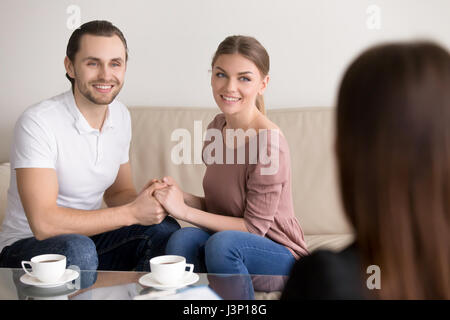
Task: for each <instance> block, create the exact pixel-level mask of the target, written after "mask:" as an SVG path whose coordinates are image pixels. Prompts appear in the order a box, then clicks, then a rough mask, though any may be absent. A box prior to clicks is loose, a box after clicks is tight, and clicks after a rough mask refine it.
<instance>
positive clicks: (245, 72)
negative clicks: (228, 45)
mask: <svg viewBox="0 0 450 320" xmlns="http://www.w3.org/2000/svg"><path fill="white" fill-rule="evenodd" d="M216 68H217V69H219V70H221V71H222V72H224V73H227V72H226V71H225V70H224V69H222V68H221V67H219V66H216ZM248 73H251V74H253V72H251V71H242V72H239V73H238V74H239V75H243V74H248Z"/></svg>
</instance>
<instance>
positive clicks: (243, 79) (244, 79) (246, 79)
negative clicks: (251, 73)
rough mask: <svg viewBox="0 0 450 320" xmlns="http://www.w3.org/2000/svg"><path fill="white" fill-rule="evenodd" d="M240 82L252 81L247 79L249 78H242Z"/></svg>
mask: <svg viewBox="0 0 450 320" xmlns="http://www.w3.org/2000/svg"><path fill="white" fill-rule="evenodd" d="M239 80H241V81H245V82H247V81H251V80H250V79H249V78H247V77H240V78H239Z"/></svg>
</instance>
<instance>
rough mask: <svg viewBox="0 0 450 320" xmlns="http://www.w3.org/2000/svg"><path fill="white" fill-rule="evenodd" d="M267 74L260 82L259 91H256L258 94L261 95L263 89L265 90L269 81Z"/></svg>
mask: <svg viewBox="0 0 450 320" xmlns="http://www.w3.org/2000/svg"><path fill="white" fill-rule="evenodd" d="M269 79H270V78H269V75H266V76H265V77H264V78H263V80H262V82H261V88H260V89H259V91H258V94H259V95H261V96H262V95H263V94H264V91H266V88H267V85H268V83H269Z"/></svg>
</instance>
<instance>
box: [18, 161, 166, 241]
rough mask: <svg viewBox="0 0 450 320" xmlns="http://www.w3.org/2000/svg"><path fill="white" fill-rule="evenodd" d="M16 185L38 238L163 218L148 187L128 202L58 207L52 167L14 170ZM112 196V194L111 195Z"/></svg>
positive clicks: (84, 233) (109, 228) (113, 227)
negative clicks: (91, 207) (98, 206)
mask: <svg viewBox="0 0 450 320" xmlns="http://www.w3.org/2000/svg"><path fill="white" fill-rule="evenodd" d="M16 176H17V188H18V191H19V195H20V199H21V201H22V205H23V208H24V210H25V213H26V216H27V219H28V222H29V224H30V228H31V230H32V231H33V234H34V236H35V237H36V239H38V240H43V239H47V238H49V237H53V236H57V235H61V234H71V233H76V234H83V235H86V236H92V235H95V234H99V233H103V232H107V231H111V230H115V229H117V228H120V227H124V226H129V225H133V224H142V225H152V224H157V223H160V222H161V221H162V220H164V218H165V217H166V215H167V214H166V213H165V211H164V209H163V208H162V207H161V205H160V204H159V203H158V202H157V201H156V199H155V198H154V197H153V196H152V193H153V191H154V189H155V188H156V187H158V184H155V185H154V186H151V187H149V188H148V189H146V190H145V191H144V192H142V193H141V194H140V195H139V196H138V197H137V198H136V199H135V200H134V201H132V202H131V203H128V204H125V205H120V206H118V207H114V208H107V209H100V210H78V209H71V208H64V207H59V206H57V204H56V200H57V197H58V179H57V176H56V172H55V170H54V169H46V168H21V169H16ZM113 198H114V197H113Z"/></svg>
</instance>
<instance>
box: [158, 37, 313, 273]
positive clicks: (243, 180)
mask: <svg viewBox="0 0 450 320" xmlns="http://www.w3.org/2000/svg"><path fill="white" fill-rule="evenodd" d="M268 72H269V56H268V54H267V52H266V50H265V49H264V47H263V46H262V45H261V44H260V43H259V42H258V41H257V40H256V39H254V38H251V37H244V36H231V37H228V38H226V39H225V40H224V41H223V42H222V43H221V44H220V45H219V47H218V49H217V52H216V53H215V55H214V58H213V60H212V75H211V86H212V91H213V95H214V99H215V101H216V103H217V105H218V106H219V108H220V110H221V111H222V113H221V114H219V115H217V116H216V117H215V118H214V120H213V121H212V122H211V123H210V124H209V126H208V131H207V132H208V134H209V133H212V136H214V137H215V139H214V140H213V139H212V136H210V137H209V139H210V140H211V141H208V139H207V141H206V142H205V144H204V147H203V160H204V162H205V164H206V165H207V168H206V173H205V176H204V179H203V189H204V193H205V197H204V198H200V197H196V196H193V195H191V194H188V193H184V192H182V191H181V190H180V188H179V187H178V185H177V184H176V183H175V182H174V181H173V179H172V178H170V177H165V178H164V179H163V182H164V183H166V184H167V187H166V188H163V189H159V190H157V191H155V192H154V196H155V198H156V199H157V200H158V201H159V202H160V203H161V205H162V206H163V207H164V208H165V209H166V211H167V212H169V213H170V214H171V215H172V216H173V217H175V218H177V219H181V220H184V221H186V222H189V223H191V224H193V225H196V226H198V227H199V228H191V227H189V228H183V229H182V230H180V232H176V233H175V234H173V236H172V237H171V238H170V239H169V242H168V244H167V247H166V253H167V254H176V255H182V256H185V257H186V258H187V261H188V262H189V263H193V264H194V265H195V270H197V271H198V272H209V273H228V274H235V273H239V274H248V273H250V274H279V275H287V274H289V271H290V269H291V267H292V265H293V264H294V262H295V261H296V259H298V258H299V257H301V256H303V255H306V254H307V250H306V245H305V241H304V239H303V232H302V230H301V228H300V225H299V223H298V221H297V220H296V218H295V215H294V210H293V202H292V194H291V180H290V179H291V174H290V156H289V148H288V144H287V142H286V139H285V138H284V136H283V135H282V134H278V132H279V128H278V127H277V126H276V125H275V124H274V123H272V122H271V121H270V120H269V119H268V118H267V117H266V116H265V114H264V103H263V93H264V90H265V89H266V87H267V84H268V82H269V76H268ZM239 129H241V130H239ZM244 132H245V133H247V135H246V136H245V135H244V134H243V133H244ZM252 132H253V133H254V134H253V135H252V134H251V133H252ZM214 133H216V134H214ZM217 133H218V134H217ZM230 133H231V134H235V135H236V136H233V135H231V134H230ZM243 135H244V137H243ZM244 138H245V139H244ZM233 140H234V141H233ZM236 141H237V143H236V144H234V142H236ZM256 145H257V146H258V147H257V148H258V149H257V150H256V152H255V149H254V148H253V147H254V146H256ZM269 150H270V152H269ZM244 152H245V153H244ZM233 156H234V158H233ZM264 156H265V157H266V158H267V157H269V158H270V160H271V162H270V163H268V162H267V161H265V160H267V159H266V158H265V157H264ZM230 159H231V160H232V161H230Z"/></svg>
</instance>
